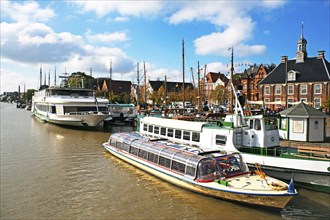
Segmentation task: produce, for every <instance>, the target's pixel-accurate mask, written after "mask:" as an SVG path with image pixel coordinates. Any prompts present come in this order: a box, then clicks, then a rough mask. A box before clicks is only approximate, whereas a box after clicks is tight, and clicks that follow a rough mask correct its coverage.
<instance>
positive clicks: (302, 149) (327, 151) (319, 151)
mask: <svg viewBox="0 0 330 220" xmlns="http://www.w3.org/2000/svg"><path fill="white" fill-rule="evenodd" d="M297 148H298V156H302V157H305V156H311V157H317V158H330V147H310V146H297Z"/></svg>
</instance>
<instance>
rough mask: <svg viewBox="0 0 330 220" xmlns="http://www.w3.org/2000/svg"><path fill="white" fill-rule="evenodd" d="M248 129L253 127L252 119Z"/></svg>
mask: <svg viewBox="0 0 330 220" xmlns="http://www.w3.org/2000/svg"><path fill="white" fill-rule="evenodd" d="M250 129H253V120H250Z"/></svg>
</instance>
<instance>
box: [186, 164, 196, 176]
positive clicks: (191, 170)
mask: <svg viewBox="0 0 330 220" xmlns="http://www.w3.org/2000/svg"><path fill="white" fill-rule="evenodd" d="M195 172H196V169H195V167H191V166H187V169H186V175H188V176H193V177H194V176H195Z"/></svg>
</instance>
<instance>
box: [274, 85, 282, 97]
mask: <svg viewBox="0 0 330 220" xmlns="http://www.w3.org/2000/svg"><path fill="white" fill-rule="evenodd" d="M281 88H282V86H281V85H276V86H275V94H276V95H281Z"/></svg>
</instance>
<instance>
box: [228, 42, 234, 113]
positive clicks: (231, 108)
mask: <svg viewBox="0 0 330 220" xmlns="http://www.w3.org/2000/svg"><path fill="white" fill-rule="evenodd" d="M229 50H231V67H230V81H229V83H230V84H233V85H234V82H233V78H234V47H231V48H229ZM233 99H234V88H233V87H232V86H231V85H230V93H229V108H228V110H229V114H232V113H233V103H234V102H233Z"/></svg>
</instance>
